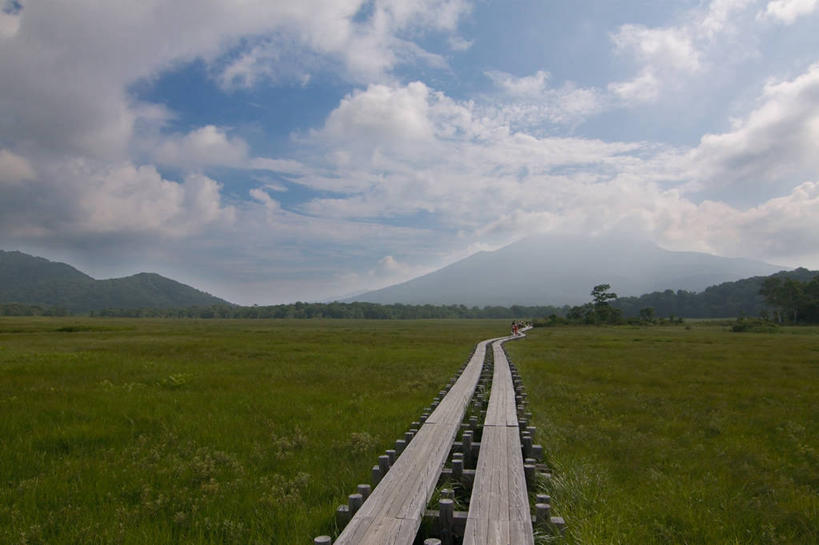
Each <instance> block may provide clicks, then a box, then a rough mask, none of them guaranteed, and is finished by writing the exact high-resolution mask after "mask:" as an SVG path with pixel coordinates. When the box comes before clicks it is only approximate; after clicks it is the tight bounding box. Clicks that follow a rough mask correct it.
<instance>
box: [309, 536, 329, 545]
mask: <svg viewBox="0 0 819 545" xmlns="http://www.w3.org/2000/svg"><path fill="white" fill-rule="evenodd" d="M332 542H333V540H332V539H330V536H318V537H317V538H315V539H314V540H313V545H330V544H331V543H332Z"/></svg>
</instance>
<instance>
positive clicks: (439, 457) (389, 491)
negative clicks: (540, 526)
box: [335, 339, 531, 545]
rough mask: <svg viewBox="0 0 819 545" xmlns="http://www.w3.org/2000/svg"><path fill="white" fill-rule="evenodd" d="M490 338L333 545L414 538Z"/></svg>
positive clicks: (391, 544) (396, 544)
mask: <svg viewBox="0 0 819 545" xmlns="http://www.w3.org/2000/svg"><path fill="white" fill-rule="evenodd" d="M494 340H496V339H489V340H486V341H481V342H479V343H478V345H477V347H476V349H475V352H474V353H473V355H472V357H471V358H470V361H469V363H468V364H467V366H466V368H465V369H464V371H463V372H462V373H461V375H460V377H459V378H458V380H457V381H456V382H455V384H454V385H453V386H452V388H451V389H450V390H449V392H447V394H446V396H444V398H443V399H442V400H441V402H440V404H439V405H438V407H436V408H435V410H434V411H433V412H432V414H430V416H429V417H428V418H427V420H426V422H424V424H423V425H422V426H421V428H420V429H419V430H418V433H417V434H416V435H415V437H413V438H412V440H411V441H410V443H409V444H408V445H407V447H406V448H405V450H404V452H403V453H401V455H400V456H399V457H398V458H397V459H396V461H395V464H394V465H393V466H392V467H391V468H390V469H389V471H388V472H387V474H386V475H385V476H384V477H383V479H382V480H381V481H380V482H379V483H378V485H377V486H376V487H375V489H374V490H373V491H372V493H371V494H370V496H369V497H368V498H367V500H366V501H365V502H364V504H363V505H362V506H361V508H359V509H358V511H356V513H355V515H354V516H353V518H352V519H351V520H350V522H349V524H347V526H346V527H345V528H344V530H343V531H342V532H341V535H339V537H338V539H337V540H336V542H335V544H336V545H410V544H411V543H412V542H413V541H414V539H415V535H416V534H417V532H418V528H419V527H420V525H421V521H422V519H423V516H424V512H425V508H426V505H427V502H429V499H430V498H431V496H432V493H433V492H434V490H435V486H436V484H437V482H438V477H439V475H440V473H441V470H442V468H443V466H444V463H445V462H446V458H447V455H448V454H449V452H450V449H451V448H452V443H453V441H454V440H455V436H456V435H457V433H458V430H459V428H460V424H461V421H462V420H463V418H464V414H465V412H466V408H467V405H468V403H469V401H470V399H471V398H472V396H473V394H474V392H475V388H476V386H477V384H478V380H479V379H480V376H481V369H482V367H483V363H484V358H485V355H486V346H487V344H489V343H491V342H493V341H494ZM510 380H511V379H510ZM512 399H513V401H514V393H513V398H512ZM518 452H519V451H518ZM530 526H531V524H530Z"/></svg>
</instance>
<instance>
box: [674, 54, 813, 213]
mask: <svg viewBox="0 0 819 545" xmlns="http://www.w3.org/2000/svg"><path fill="white" fill-rule="evenodd" d="M817 141H819V64H814V65H813V66H811V67H810V68H808V70H807V71H806V72H805V73H803V74H801V75H799V76H798V77H796V78H794V79H792V80H789V81H781V82H769V83H768V84H767V85H766V86H765V88H764V91H763V93H762V96H761V98H760V104H759V105H758V107H757V108H756V109H754V110H753V111H752V112H751V113H750V114H748V115H747V117H745V118H744V119H741V120H739V121H736V122H735V126H734V128H733V130H732V131H730V132H726V133H722V134H707V135H705V136H703V137H702V140H701V142H700V145H699V146H698V147H697V148H695V149H694V150H692V152H691V154H690V156H689V160H690V163H689V165H690V167H689V168H691V169H692V172H693V173H694V179H695V180H696V181H697V182H698V183H697V184H695V185H694V186H693V189H706V190H707V189H709V188H713V187H725V186H733V185H735V184H740V185H741V186H742V189H741V191H739V192H737V193H738V194H739V195H743V196H745V197H749V196H750V197H753V196H754V195H753V193H754V192H755V191H761V192H769V191H770V189H768V187H769V186H771V185H773V187H774V188H775V189H781V188H782V187H783V184H785V185H784V187H791V186H792V185H793V180H794V179H797V180H798V179H799V177H801V176H804V177H808V176H811V175H812V174H815V173H816V172H817V171H819V155H817V153H816V142H817ZM802 179H805V178H802Z"/></svg>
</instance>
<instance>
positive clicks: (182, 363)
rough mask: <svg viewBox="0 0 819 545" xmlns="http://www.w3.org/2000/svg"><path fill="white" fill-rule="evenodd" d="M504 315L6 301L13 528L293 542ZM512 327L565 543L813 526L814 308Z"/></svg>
mask: <svg viewBox="0 0 819 545" xmlns="http://www.w3.org/2000/svg"><path fill="white" fill-rule="evenodd" d="M507 326H508V325H507V324H506V322H505V321H495V322H491V321H437V322H428V321H411V322H400V321H266V320H265V321H210V320H202V321H198V320H179V321H176V320H124V319H115V320H103V319H70V318H62V319H57V318H51V319H32V318H3V319H0V543H2V544H7V543H8V544H32V543H48V544H55V545H59V544H77V543H81V544H85V543H91V544H94V543H99V544H107V543H123V544H145V543H157V544H164V543H186V544H187V543H191V544H217V543H218V544H234V543H235V544H239V543H241V544H261V543H265V544H271V543H272V544H288V545H289V544H298V543H311V542H312V537H313V536H315V535H318V534H321V533H331V534H332V533H333V531H334V528H333V515H334V509H335V507H336V506H337V505H338V504H340V503H343V502H344V499H345V498H346V496H347V494H349V493H351V492H353V490H354V488H355V485H356V484H357V483H359V482H368V480H369V473H370V467H371V466H372V464H373V463H375V461H376V457H377V455H378V454H380V453H382V452H383V450H384V449H385V448H389V447H390V446H391V445H392V443H393V441H394V440H395V439H396V438H397V437H398V436H399V435H400V434H402V433H403V432H404V431H405V430H406V428H407V427H408V425H409V423H410V421H412V420H414V419H416V418H417V416H418V415H419V414H420V411H421V409H422V408H423V407H424V406H426V405H427V404H428V403H429V402H430V401H431V399H432V398H433V397H434V396H435V394H436V393H437V392H438V390H439V389H440V387H441V386H442V385H443V384H444V383H445V382H446V381H447V379H448V378H449V377H450V376H451V375H452V374H453V372H454V371H455V370H456V369H457V368H458V367H459V366H460V365H461V363H463V362H464V361H465V360H466V359H467V358H468V357H469V355H470V352H471V350H472V348H473V347H474V345H475V343H476V342H477V341H478V340H481V339H484V338H488V337H492V336H497V335H500V334H504V333H505V332H506V330H507ZM727 329H728V328H727V327H725V326H722V325H720V324H719V323H702V324H693V325H692V326H691V327H690V329H687V328H685V327H682V326H678V327H668V328H664V327H651V328H636V327H634V328H632V327H616V328H570V327H567V328H544V329H537V330H533V331H531V332H530V334H529V337H528V338H527V339H526V340H524V341H522V342H516V343H511V344H509V345H508V350H509V352H510V354H511V357H512V361H513V362H515V363H516V364H517V366H518V368H519V369H520V371H521V374H522V375H523V378H524V382H525V385H526V387H527V390H528V392H529V398H530V404H531V410H532V411H533V412H534V424H535V425H537V426H538V430H539V432H538V437H537V439H538V442H540V443H542V444H543V445H544V446H545V447H546V450H547V455H548V458H549V463H550V464H551V465H552V466H553V467H554V469H555V473H554V478H553V479H552V481H551V482H550V483H548V484H545V487H546V489H547V490H548V492H549V493H551V495H552V496H553V498H554V500H553V504H554V510H555V512H556V514H560V515H562V516H564V517H565V518H566V520H567V522H568V525H569V530H568V533H567V535H566V537H565V538H564V539H563V540H560V541H562V542H565V543H572V544H581V543H582V544H601V545H602V544H618V543H619V544H637V543H640V544H644V543H648V544H655V543H656V544H666V543H680V544H682V543H686V544H694V543H698V544H699V543H701V544H720V543H732V544H745V543H749V544H755V543H791V544H806V545H807V544H813V543H819V512H818V510H819V499H817V498H819V454H817V451H818V450H819V441H818V440H817V437H818V436H819V329H809V328H799V329H786V330H784V332H782V333H778V334H757V333H730V332H728V331H727Z"/></svg>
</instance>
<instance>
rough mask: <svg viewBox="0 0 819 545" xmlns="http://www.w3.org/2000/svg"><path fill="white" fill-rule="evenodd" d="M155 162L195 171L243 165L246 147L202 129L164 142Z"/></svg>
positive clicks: (217, 132) (220, 132)
mask: <svg viewBox="0 0 819 545" xmlns="http://www.w3.org/2000/svg"><path fill="white" fill-rule="evenodd" d="M155 158H156V160H157V161H159V162H160V163H162V164H172V165H183V166H188V167H191V166H193V167H198V166H202V165H231V166H242V165H246V163H247V159H248V146H247V144H246V143H245V142H244V140H242V139H241V138H231V137H229V136H228V135H227V134H226V133H225V131H224V129H220V128H218V127H215V126H213V125H206V126H204V127H200V128H198V129H195V130H193V131H191V132H189V133H188V134H185V135H173V136H170V137H168V138H166V139H165V141H164V142H163V143H162V145H161V146H160V147H159V149H158V150H157V151H156V154H155Z"/></svg>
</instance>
